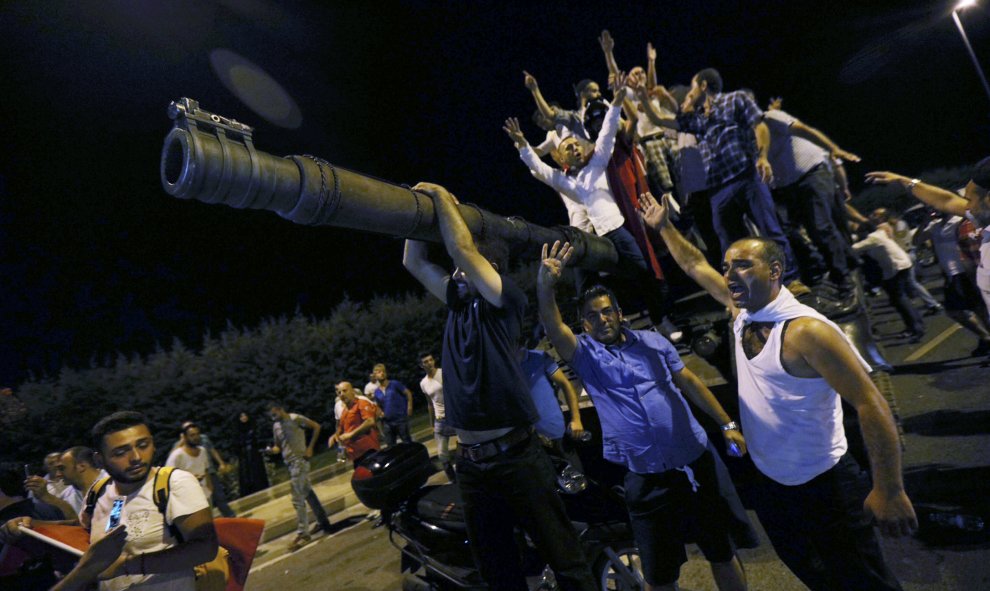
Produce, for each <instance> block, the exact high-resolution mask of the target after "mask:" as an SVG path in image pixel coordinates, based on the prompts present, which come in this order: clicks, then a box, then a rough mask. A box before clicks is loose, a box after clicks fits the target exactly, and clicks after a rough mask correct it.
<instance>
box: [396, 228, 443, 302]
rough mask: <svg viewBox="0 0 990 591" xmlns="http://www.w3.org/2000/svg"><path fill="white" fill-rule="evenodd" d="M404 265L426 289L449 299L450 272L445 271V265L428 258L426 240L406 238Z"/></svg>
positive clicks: (441, 299)
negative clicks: (442, 265) (432, 261)
mask: <svg viewBox="0 0 990 591" xmlns="http://www.w3.org/2000/svg"><path fill="white" fill-rule="evenodd" d="M402 266H403V267H405V268H406V270H407V271H409V273H411V274H412V276H413V277H415V278H416V280H417V281H419V282H420V283H422V284H423V287H425V288H426V291H428V292H430V293H431V294H433V295H434V297H436V298H437V299H439V300H440V301H442V302H445V301H447V282H448V281H450V274H449V273H447V272H446V271H444V270H443V267H441V266H440V265H436V264H434V263H431V262H430V261H429V259H427V258H426V243H425V242H420V241H419V240H406V246H405V250H404V252H403V253H402Z"/></svg>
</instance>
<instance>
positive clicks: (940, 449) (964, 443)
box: [232, 281, 990, 591]
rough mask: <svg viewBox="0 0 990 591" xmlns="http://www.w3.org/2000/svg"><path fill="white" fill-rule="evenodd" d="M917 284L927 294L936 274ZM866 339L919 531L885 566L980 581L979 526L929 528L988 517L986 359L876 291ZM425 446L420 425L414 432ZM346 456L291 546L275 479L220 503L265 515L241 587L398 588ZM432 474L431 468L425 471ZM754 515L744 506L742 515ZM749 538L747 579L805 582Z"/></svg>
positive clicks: (776, 588) (960, 336)
mask: <svg viewBox="0 0 990 591" xmlns="http://www.w3.org/2000/svg"><path fill="white" fill-rule="evenodd" d="M928 285H929V289H930V290H931V291H933V293H935V294H936V297H938V294H939V291H940V290H939V289H938V287H937V286H938V285H940V282H938V281H930V282H929V284H928ZM869 305H870V308H871V314H872V315H873V318H874V326H875V327H876V338H877V341H878V342H879V344H880V346H881V348H882V350H883V353H884V355H885V356H886V358H887V360H888V361H889V362H890V363H891V364H892V365H893V366H894V368H895V371H894V373H893V374H892V375H891V376H890V377H889V380H890V383H891V387H892V390H893V392H894V393H895V396H896V402H897V405H898V411H899V416H900V419H901V423H902V427H903V430H904V435H903V438H904V448H905V449H904V456H903V463H904V473H905V483H906V487H907V490H908V494H909V496H910V497H911V498H912V501H913V502H914V503H915V506H916V510H917V511H918V513H919V518H920V519H921V520H922V522H923V523H922V525H923V527H922V529H921V530H920V532H919V534H918V535H916V536H914V537H910V538H900V539H884V540H883V541H882V545H883V547H884V552H885V555H886V557H887V561H888V563H889V564H890V566H891V568H892V570H893V571H894V572H895V574H896V575H897V577H898V578H899V580H900V581H901V584H902V585H903V587H904V589H905V590H906V591H943V590H967V591H968V590H979V589H990V539H988V537H987V534H986V531H984V532H978V533H975V534H974V533H967V532H960V531H958V530H954V529H951V528H949V529H946V528H942V527H939V526H937V525H936V524H934V523H933V522H932V521H931V518H930V517H929V516H930V515H931V514H932V513H933V512H955V513H965V514H973V515H978V516H980V517H981V518H982V519H983V520H984V521H988V520H990V454H988V452H987V450H988V449H990V387H988V385H987V384H988V383H990V368H988V364H987V362H986V358H973V357H970V355H969V352H970V351H971V350H972V349H973V347H975V345H976V339H975V337H973V336H972V335H970V334H969V333H967V332H966V331H965V330H962V329H961V328H960V327H959V326H958V325H956V324H955V323H953V322H952V321H951V320H949V319H948V318H947V317H945V316H944V315H939V316H935V317H930V318H926V321H927V324H928V331H927V334H926V338H925V339H924V340H923V341H922V342H921V343H918V344H908V343H907V342H906V340H904V339H898V338H897V337H896V336H895V335H896V334H897V333H899V332H900V331H901V330H902V325H901V323H900V320H899V318H898V317H897V316H896V314H895V313H894V312H893V310H892V309H891V308H890V306H889V305H888V304H887V301H886V298H885V297H879V298H874V299H871V300H870V301H869ZM685 362H686V363H687V365H688V366H689V367H691V368H692V369H693V370H695V371H696V372H698V373H699V375H702V376H703V378H704V379H706V380H710V381H711V382H712V384H713V385H715V384H717V382H718V380H719V378H718V376H717V374H716V373H713V372H712V371H711V370H710V368H706V367H705V366H706V364H705V363H704V362H703V361H702V360H700V359H698V358H697V357H694V356H690V355H689V356H687V357H685ZM414 438H415V439H417V440H419V441H422V442H424V443H425V444H426V445H427V447H428V448H429V449H430V451H431V454H432V453H435V449H434V447H435V444H434V442H433V438H432V436H431V432H430V431H429V429H422V430H420V431H419V432H417V433H414ZM350 474H351V469H350V464H344V465H332V466H329V467H326V468H324V469H322V470H316V471H314V472H313V479H314V490H315V491H316V494H317V496H318V497H319V498H320V500H321V502H322V503H323V505H324V507H325V508H326V509H327V512H328V514H330V515H331V521H332V522H333V523H334V529H335V531H334V532H332V533H330V534H323V533H321V534H319V535H318V536H314V541H313V542H312V543H311V544H309V545H307V546H305V547H304V548H302V549H300V550H298V551H296V552H294V553H291V552H289V551H288V545H289V542H290V541H291V539H292V537H293V536H292V535H290V534H292V533H293V531H294V528H295V513H294V511H293V509H292V505H291V503H290V501H289V496H288V488H287V485H280V486H281V488H280V487H279V486H276V487H273V488H272V489H268V490H266V491H261V492H259V493H256V494H255V495H251V496H250V497H247V498H244V499H239V500H237V501H235V503H233V504H232V505H233V506H234V507H235V509H236V510H238V513H239V514H241V515H243V516H246V517H256V518H259V519H265V520H266V522H267V525H266V528H265V534H264V536H263V538H262V539H263V543H262V545H261V546H260V547H259V553H258V556H257V557H256V559H255V562H254V565H253V568H252V570H251V575H250V577H249V579H248V584H247V589H249V590H250V591H268V590H272V591H275V590H278V591H284V590H285V589H287V588H291V589H292V591H309V590H317V589H320V590H323V589H348V590H353V591H360V590H368V591H372V590H374V591H378V590H386V589H387V590H397V589H401V588H402V576H401V573H400V572H399V552H398V550H397V549H395V548H394V547H393V546H392V545H391V544H390V543H389V541H388V531H387V529H386V528H375V527H374V525H375V518H376V516H377V515H376V513H375V512H372V511H370V510H368V509H367V508H365V507H364V506H362V505H361V504H360V503H359V502H358V501H357V499H356V498H355V497H354V495H353V493H352V492H351V490H350ZM434 478H436V479H443V478H444V476H443V475H442V474H438V475H436V476H434ZM750 516H751V518H752V519H753V521H754V523H756V524H758V520H757V519H756V517H755V515H753V514H752V513H751V514H750ZM758 529H759V530H760V533H761V536H762V541H763V543H762V544H761V546H760V547H758V548H756V549H753V550H743V551H740V558H741V560H742V562H743V564H744V565H745V568H746V571H747V576H748V578H749V583H750V588H751V589H759V590H768V591H797V590H801V589H805V587H804V585H802V584H801V583H800V582H799V581H798V580H797V579H796V578H795V577H794V576H793V575H792V574H791V573H790V572H789V571H788V570H787V569H786V567H784V565H783V564H782V563H781V562H780V560H779V559H778V558H777V556H776V554H775V553H774V551H773V548H772V547H771V546H770V544H769V541H768V540H767V539H766V537H765V535H764V534H763V532H762V528H759V527H758ZM688 556H689V559H688V562H687V564H685V565H684V567H683V569H682V571H681V579H680V587H681V589H682V590H685V591H687V590H692V591H702V590H714V589H715V584H714V581H713V579H712V577H711V574H710V571H709V569H708V565H707V563H706V562H705V561H704V558H703V557H702V556H701V554H700V551H699V550H698V549H697V548H696V547H695V546H693V545H692V546H689V548H688Z"/></svg>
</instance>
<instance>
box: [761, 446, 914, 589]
mask: <svg viewBox="0 0 990 591" xmlns="http://www.w3.org/2000/svg"><path fill="white" fill-rule="evenodd" d="M758 487H759V490H758V491H757V492H758V494H757V495H754V501H755V503H754V504H755V507H754V509H755V510H756V514H757V515H758V516H759V518H760V522H761V523H762V524H763V527H764V529H766V532H767V535H768V536H769V537H770V541H771V542H772V543H773V547H774V550H776V551H777V555H778V556H780V559H781V560H782V561H783V562H784V564H786V565H787V567H788V568H789V569H791V571H792V572H793V573H794V574H795V575H797V577H798V578H799V579H801V582H803V583H804V584H805V585H807V586H808V588H810V589H811V590H812V591H839V590H841V591H882V590H899V589H900V588H901V586H900V584H898V582H897V579H895V578H894V575H893V573H891V572H890V569H888V568H887V565H886V563H885V562H884V559H883V553H882V552H881V550H880V544H879V543H878V542H877V537H876V532H874V530H873V526H872V525H871V524H870V523H869V522H868V521H867V519H866V517H865V515H864V514H863V501H864V500H865V499H866V495H867V494H868V493H869V489H870V485H869V482H868V479H867V475H866V473H865V472H863V471H862V470H860V468H859V464H857V463H856V460H854V459H853V458H852V456H851V455H849V454H848V453H847V454H846V455H844V456H842V458H841V459H840V460H839V463H838V464H836V465H835V466H834V467H832V468H831V469H830V470H828V471H826V472H824V473H822V474H820V475H818V476H816V477H815V478H813V479H812V480H810V481H809V482H806V483H804V484H800V485H797V486H785V485H783V484H780V483H778V482H775V481H773V480H770V479H769V478H767V477H766V476H762V475H760V477H759V484H758Z"/></svg>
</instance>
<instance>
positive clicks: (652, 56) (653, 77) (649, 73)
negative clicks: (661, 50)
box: [646, 42, 657, 91]
mask: <svg viewBox="0 0 990 591" xmlns="http://www.w3.org/2000/svg"><path fill="white" fill-rule="evenodd" d="M656 87H657V49H656V48H655V47H653V44H652V43H649V42H647V44H646V90H649V91H652V90H653V89H654V88H656Z"/></svg>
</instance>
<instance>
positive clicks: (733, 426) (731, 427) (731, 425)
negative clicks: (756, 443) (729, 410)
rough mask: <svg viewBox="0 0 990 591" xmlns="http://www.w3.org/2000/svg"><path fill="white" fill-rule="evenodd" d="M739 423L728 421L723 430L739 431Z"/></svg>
mask: <svg viewBox="0 0 990 591" xmlns="http://www.w3.org/2000/svg"><path fill="white" fill-rule="evenodd" d="M738 430H739V425H737V424H736V422H735V421H729V422H728V423H726V424H724V425H722V431H738Z"/></svg>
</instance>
